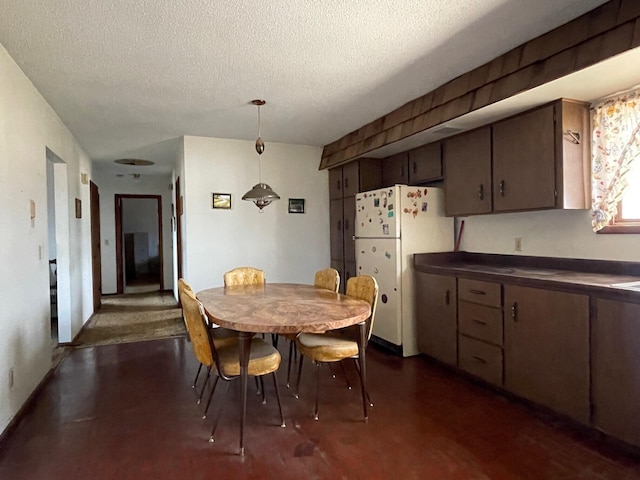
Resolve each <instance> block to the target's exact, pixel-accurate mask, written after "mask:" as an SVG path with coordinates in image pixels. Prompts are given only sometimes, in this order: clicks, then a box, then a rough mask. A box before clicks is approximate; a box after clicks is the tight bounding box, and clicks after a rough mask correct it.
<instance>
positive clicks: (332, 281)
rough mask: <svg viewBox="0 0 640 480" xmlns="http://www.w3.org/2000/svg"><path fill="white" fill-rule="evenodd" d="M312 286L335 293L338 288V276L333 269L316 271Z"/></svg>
mask: <svg viewBox="0 0 640 480" xmlns="http://www.w3.org/2000/svg"><path fill="white" fill-rule="evenodd" d="M313 285H314V286H316V287H318V288H324V289H326V290H331V291H332V292H337V291H338V288H340V274H339V273H338V271H337V270H336V269H335V268H325V269H324V270H318V271H317V272H316V275H315V277H314V280H313Z"/></svg>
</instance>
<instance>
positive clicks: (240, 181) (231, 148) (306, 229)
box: [181, 137, 329, 291]
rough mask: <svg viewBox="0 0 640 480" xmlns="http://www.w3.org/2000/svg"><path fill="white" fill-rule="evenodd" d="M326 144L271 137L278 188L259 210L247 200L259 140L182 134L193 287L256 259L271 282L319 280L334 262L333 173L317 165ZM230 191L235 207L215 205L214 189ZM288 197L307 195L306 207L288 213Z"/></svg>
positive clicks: (188, 272)
mask: <svg viewBox="0 0 640 480" xmlns="http://www.w3.org/2000/svg"><path fill="white" fill-rule="evenodd" d="M321 154H322V149H321V148H319V147H308V146H299V145H285V144H277V143H269V142H268V141H266V149H265V152H264V154H263V155H262V181H263V182H264V183H267V184H269V185H270V186H271V187H272V188H273V189H274V190H275V191H276V192H277V193H278V195H280V197H281V200H278V201H275V202H273V203H272V204H271V205H269V206H267V207H265V208H264V212H263V213H259V211H258V208H257V207H256V206H255V205H254V204H253V203H252V202H247V201H243V200H241V197H242V195H244V194H245V193H246V192H247V191H248V190H249V189H250V188H251V187H252V186H253V185H254V184H256V183H258V154H257V153H256V151H255V148H254V142H253V141H245V140H225V139H216V138H203V137H185V139H184V176H183V178H182V180H181V181H182V189H183V195H184V209H185V217H184V218H185V231H184V233H185V235H184V238H183V244H184V249H185V271H184V275H185V278H186V280H187V281H188V282H189V283H190V284H191V286H192V287H193V288H194V290H196V291H198V290H201V289H204V288H207V287H214V286H221V285H222V284H223V278H222V276H223V274H224V272H226V271H228V270H231V269H232V268H235V267H241V266H253V267H256V268H260V269H262V270H264V271H265V274H266V278H267V282H296V283H313V275H314V273H315V271H316V270H319V269H321V268H326V267H328V266H329V191H328V190H329V189H328V188H327V187H328V183H327V182H328V173H327V171H326V170H322V171H319V170H318V165H319V162H320V156H321ZM213 192H216V193H230V194H231V195H232V199H231V205H232V207H231V209H230V210H220V209H215V210H214V209H212V208H211V205H212V197H211V194H212V193H213ZM289 198H304V199H305V213H304V214H289V213H288V211H287V206H288V199H289Z"/></svg>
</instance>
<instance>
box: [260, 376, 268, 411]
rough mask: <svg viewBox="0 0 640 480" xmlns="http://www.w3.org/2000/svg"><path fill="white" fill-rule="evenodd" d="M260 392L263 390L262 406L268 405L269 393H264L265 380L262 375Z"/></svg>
mask: <svg viewBox="0 0 640 480" xmlns="http://www.w3.org/2000/svg"><path fill="white" fill-rule="evenodd" d="M260 390H262V404H263V405H264V404H266V403H267V392H265V391H264V379H263V377H262V375H260Z"/></svg>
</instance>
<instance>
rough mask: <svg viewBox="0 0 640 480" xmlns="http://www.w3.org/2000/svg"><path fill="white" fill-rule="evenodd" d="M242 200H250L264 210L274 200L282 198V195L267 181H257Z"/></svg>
mask: <svg viewBox="0 0 640 480" xmlns="http://www.w3.org/2000/svg"><path fill="white" fill-rule="evenodd" d="M242 200H248V201H250V202H253V203H255V204H256V206H257V207H258V208H259V209H260V210H262V209H263V208H264V207H266V206H267V205H269V204H270V203H271V202H272V201H274V200H280V196H279V195H278V194H277V193H276V192H274V191H273V190H272V189H271V187H270V186H269V185H267V184H266V183H262V182H261V183H256V184H255V185H254V186H253V188H252V189H251V190H249V191H248V192H247V193H245V194H244V195H243V196H242Z"/></svg>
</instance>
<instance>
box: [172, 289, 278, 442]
mask: <svg viewBox="0 0 640 480" xmlns="http://www.w3.org/2000/svg"><path fill="white" fill-rule="evenodd" d="M182 308H183V310H184V312H185V319H186V321H187V329H188V331H189V335H190V336H191V343H192V344H193V349H194V352H195V354H196V358H197V359H198V360H199V361H200V363H202V364H203V365H206V366H207V368H208V369H210V370H213V371H214V372H215V373H216V377H215V380H214V384H213V387H212V389H211V393H210V395H209V399H208V401H207V409H208V408H209V404H210V402H211V398H212V397H213V393H214V391H215V387H216V384H217V383H218V380H219V379H222V380H223V381H225V382H227V388H226V389H225V397H226V393H227V390H228V386H229V382H231V381H232V380H235V379H237V378H240V346H239V344H238V343H237V342H236V343H235V344H232V345H225V346H223V347H218V346H217V345H216V343H215V342H214V341H213V338H212V336H211V329H210V328H209V327H208V326H207V323H206V320H205V314H204V309H203V307H202V304H201V303H200V302H199V301H198V300H197V299H196V296H195V294H194V293H193V292H192V291H189V290H185V291H183V295H182ZM280 360H281V357H280V352H278V350H277V349H276V348H275V347H274V346H273V345H271V344H269V343H268V342H265V341H264V340H262V339H260V338H253V339H252V340H251V352H250V356H249V365H248V374H249V375H250V376H253V377H262V376H263V375H267V374H269V373H270V374H272V375H273V385H274V388H275V391H276V398H277V400H278V409H279V411H280V421H281V423H280V425H281V426H282V427H284V426H285V423H284V416H283V414H282V405H281V403H280V392H279V390H278V378H277V375H276V371H277V370H278V368H279V367H280ZM263 403H264V397H263ZM223 408H224V402H222V403H221V404H220V408H219V410H218V414H217V416H216V419H215V421H214V424H213V428H212V430H211V436H210V437H209V442H211V443H213V442H214V434H215V431H216V428H217V426H218V422H219V421H220V417H221V416H222V410H223ZM241 444H242V442H241Z"/></svg>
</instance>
